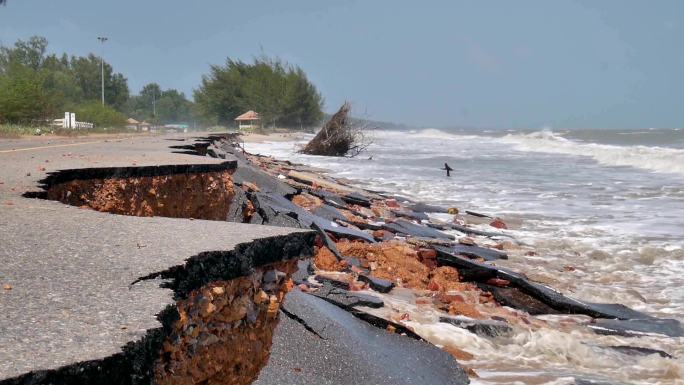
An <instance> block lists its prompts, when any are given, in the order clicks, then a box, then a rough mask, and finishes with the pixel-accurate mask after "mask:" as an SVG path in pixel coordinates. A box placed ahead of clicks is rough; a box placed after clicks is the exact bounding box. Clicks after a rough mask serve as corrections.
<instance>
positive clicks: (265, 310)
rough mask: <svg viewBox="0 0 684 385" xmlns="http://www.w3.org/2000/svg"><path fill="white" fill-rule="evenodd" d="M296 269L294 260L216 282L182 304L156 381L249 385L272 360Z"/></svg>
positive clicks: (171, 384) (179, 384)
mask: <svg viewBox="0 0 684 385" xmlns="http://www.w3.org/2000/svg"><path fill="white" fill-rule="evenodd" d="M295 270H296V261H290V262H285V263H278V264H274V265H271V266H268V267H265V268H261V269H259V270H258V271H257V272H255V273H254V274H252V275H251V276H248V277H242V278H237V279H234V280H231V281H221V282H213V283H211V284H209V285H206V286H204V287H202V288H200V289H198V290H195V291H193V292H192V293H191V294H190V295H189V297H188V298H187V299H184V300H182V301H179V302H178V303H177V308H178V313H179V315H180V318H179V319H178V320H177V321H176V322H175V323H174V324H173V326H172V333H171V335H170V336H169V337H168V338H167V339H166V341H165V342H164V343H163V346H162V352H161V354H160V358H159V359H158V360H157V362H156V364H155V369H154V372H155V381H154V382H155V383H156V384H162V385H191V384H206V385H214V384H215V385H219V384H221V385H225V384H228V385H242V384H251V383H252V382H253V381H254V380H256V378H257V376H258V374H259V371H260V370H261V369H262V368H263V366H264V365H266V362H267V361H268V357H269V355H270V349H271V343H272V339H273V331H274V329H275V327H276V325H277V323H278V310H279V307H280V303H281V302H282V300H283V296H284V295H285V293H286V292H287V291H289V290H290V289H291V288H292V282H291V280H290V279H289V276H290V274H291V273H292V272H293V271H295ZM269 271H270V272H269ZM274 271H275V272H280V273H278V274H277V275H276V274H274ZM282 273H285V274H282ZM276 276H277V278H276V280H275V281H272V278H273V277H276Z"/></svg>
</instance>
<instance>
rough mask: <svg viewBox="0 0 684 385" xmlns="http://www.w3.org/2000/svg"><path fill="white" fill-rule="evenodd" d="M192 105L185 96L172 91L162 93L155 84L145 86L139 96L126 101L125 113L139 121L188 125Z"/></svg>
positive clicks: (190, 119) (191, 115) (192, 119)
mask: <svg viewBox="0 0 684 385" xmlns="http://www.w3.org/2000/svg"><path fill="white" fill-rule="evenodd" d="M193 108H194V105H193V103H192V102H191V101H189V100H188V99H186V98H185V94H183V93H182V92H178V91H177V90H174V89H168V90H166V91H162V90H161V87H160V86H159V85H158V84H156V83H150V84H147V85H145V86H144V87H143V88H142V90H141V91H140V95H136V96H132V97H131V98H130V99H129V100H128V104H127V107H126V111H127V113H128V114H129V115H130V116H131V117H133V118H135V119H136V120H140V121H143V120H144V121H147V122H153V123H159V124H170V123H189V122H191V121H194V120H196V119H195V118H194V117H193Z"/></svg>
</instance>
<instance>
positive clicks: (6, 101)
mask: <svg viewBox="0 0 684 385" xmlns="http://www.w3.org/2000/svg"><path fill="white" fill-rule="evenodd" d="M47 47H48V41H47V40H46V39H45V38H43V37H38V36H34V37H31V38H30V39H28V40H27V41H23V40H18V41H17V42H16V43H15V44H14V46H12V47H4V46H2V47H0V85H1V89H0V122H12V123H40V124H43V123H45V120H47V119H49V118H54V117H55V116H57V115H58V114H59V115H61V112H63V111H65V110H74V109H75V108H76V107H78V106H80V105H83V104H87V103H89V102H91V101H99V100H100V95H101V80H100V77H101V72H100V71H101V70H100V58H99V57H97V56H95V55H93V54H90V55H88V56H87V57H75V56H74V57H71V59H70V58H69V57H68V56H67V55H66V54H62V55H61V56H58V55H56V54H47ZM104 70H105V71H104V72H105V79H104V80H105V99H106V102H107V104H108V105H109V106H112V107H113V108H115V109H117V110H122V109H123V108H124V107H125V105H126V104H127V101H128V98H129V94H128V82H127V80H126V78H125V77H124V76H123V75H122V74H120V73H114V72H113V70H112V67H111V66H110V65H109V64H107V63H104Z"/></svg>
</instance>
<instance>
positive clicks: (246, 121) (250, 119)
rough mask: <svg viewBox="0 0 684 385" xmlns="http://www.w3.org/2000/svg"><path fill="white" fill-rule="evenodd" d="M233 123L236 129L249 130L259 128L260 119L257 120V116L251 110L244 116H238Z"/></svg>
mask: <svg viewBox="0 0 684 385" xmlns="http://www.w3.org/2000/svg"><path fill="white" fill-rule="evenodd" d="M235 121H236V122H237V124H238V128H239V129H240V130H251V129H254V128H259V127H261V126H260V121H261V119H260V118H259V114H257V113H256V112H254V111H252V110H249V111H247V112H245V113H244V114H242V115H240V116H238V117H237V118H235Z"/></svg>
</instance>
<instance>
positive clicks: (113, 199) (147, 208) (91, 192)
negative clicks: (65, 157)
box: [47, 171, 235, 220]
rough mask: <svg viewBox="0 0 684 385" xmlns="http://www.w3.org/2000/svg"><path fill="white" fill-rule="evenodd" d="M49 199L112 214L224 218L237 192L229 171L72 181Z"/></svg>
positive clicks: (54, 188) (52, 192)
mask: <svg viewBox="0 0 684 385" xmlns="http://www.w3.org/2000/svg"><path fill="white" fill-rule="evenodd" d="M47 194H48V199H51V200H57V201H60V202H62V203H66V204H69V205H72V206H79V207H87V208H91V209H94V210H97V211H103V212H108V213H112V214H123V215H133V216H140V217H151V216H162V217H172V218H195V219H209V220H225V219H226V217H227V215H228V209H229V207H230V204H231V202H232V201H233V197H234V195H235V192H234V190H233V182H232V179H231V174H230V172H229V171H221V172H206V173H196V174H172V175H163V176H150V177H128V178H108V179H87V180H72V181H69V182H65V183H60V184H57V185H55V186H52V187H51V188H50V189H49V190H48V192H47Z"/></svg>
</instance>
